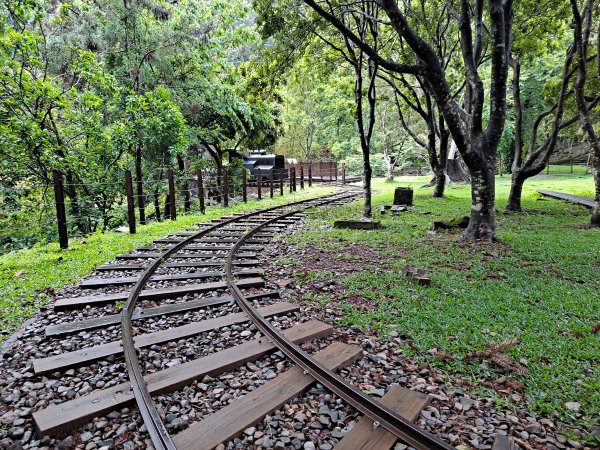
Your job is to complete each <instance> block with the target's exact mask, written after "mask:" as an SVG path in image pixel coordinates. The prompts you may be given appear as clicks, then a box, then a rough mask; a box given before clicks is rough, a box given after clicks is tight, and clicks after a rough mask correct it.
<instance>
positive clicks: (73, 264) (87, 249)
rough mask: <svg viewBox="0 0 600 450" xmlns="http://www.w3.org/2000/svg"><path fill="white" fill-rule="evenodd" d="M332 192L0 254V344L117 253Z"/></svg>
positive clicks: (211, 210)
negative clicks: (228, 218) (64, 246)
mask: <svg viewBox="0 0 600 450" xmlns="http://www.w3.org/2000/svg"><path fill="white" fill-rule="evenodd" d="M333 190H334V188H331V187H316V186H313V187H312V188H307V189H305V190H304V191H300V190H298V191H297V192H296V193H294V194H293V195H290V194H289V193H288V192H287V191H286V193H285V195H284V196H283V197H280V196H279V195H278V194H276V195H275V197H274V198H273V199H272V200H271V199H268V198H267V199H263V200H262V201H260V202H259V201H257V200H249V201H248V203H246V204H243V203H242V204H230V207H229V208H223V207H220V206H210V207H208V208H207V210H206V215H202V214H192V215H187V216H183V215H182V216H178V219H177V220H176V221H170V220H167V221H164V222H154V223H151V224H148V225H143V226H138V228H137V234H135V235H130V234H127V233H117V232H114V231H111V232H107V233H97V234H93V235H90V236H88V237H86V238H85V239H71V240H70V242H69V248H68V249H66V250H61V249H60V248H59V247H58V244H57V243H52V244H45V245H37V246H34V247H33V248H30V249H23V250H19V251H15V252H11V253H7V254H4V255H2V256H0V317H1V318H2V320H1V322H0V332H1V333H2V334H3V336H0V343H1V342H2V341H4V340H5V339H6V337H7V334H8V333H10V332H12V331H14V330H15V329H16V328H17V327H18V326H19V325H20V324H21V323H22V322H23V321H24V320H26V319H28V318H29V317H31V316H33V315H34V314H35V313H36V312H37V311H38V310H39V308H40V307H41V306H42V305H44V304H45V303H46V302H47V301H48V300H49V299H50V298H51V294H52V292H53V291H54V290H56V289H59V288H61V287H64V286H68V285H70V284H74V283H76V282H77V281H79V280H81V279H82V278H83V276H85V275H86V274H89V273H90V272H91V271H92V270H93V269H94V267H96V266H98V265H100V264H103V263H105V262H107V261H109V260H111V259H113V258H114V257H115V255H117V254H119V253H127V252H129V251H131V250H133V249H135V248H136V247H139V246H142V245H146V244H149V243H150V242H152V241H153V240H154V239H156V238H159V237H162V236H164V235H166V234H168V233H172V232H174V231H179V230H183V229H186V228H188V227H190V226H192V225H195V224H197V223H200V222H206V221H209V220H212V219H215V218H217V217H221V216H224V215H227V214H231V213H235V212H244V211H249V210H252V209H255V208H268V207H270V206H276V205H281V204H284V203H288V202H291V201H297V200H303V199H306V198H309V197H313V196H318V195H325V194H327V193H329V192H332V191H333ZM267 195H268V194H267Z"/></svg>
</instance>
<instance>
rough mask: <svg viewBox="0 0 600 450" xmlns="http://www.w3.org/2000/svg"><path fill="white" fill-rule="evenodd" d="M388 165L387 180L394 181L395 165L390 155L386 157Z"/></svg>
mask: <svg viewBox="0 0 600 450" xmlns="http://www.w3.org/2000/svg"><path fill="white" fill-rule="evenodd" d="M385 162H386V166H387V177H386V180H387V181H389V182H392V181H394V165H393V164H392V160H391V158H390V157H389V156H388V157H387V158H386V161H385Z"/></svg>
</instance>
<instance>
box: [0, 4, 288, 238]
mask: <svg viewBox="0 0 600 450" xmlns="http://www.w3.org/2000/svg"><path fill="white" fill-rule="evenodd" d="M0 13H1V18H0V64H1V66H2V69H3V70H2V71H1V72H0V188H1V189H2V190H3V191H6V190H11V189H12V190H13V191H14V192H13V193H11V194H10V197H11V198H12V199H13V200H14V201H15V204H14V209H15V212H14V214H2V215H1V216H0V245H6V248H8V249H10V248H11V247H10V246H11V245H13V244H14V247H12V248H17V247H18V246H21V245H28V244H30V243H31V242H35V241H43V240H44V239H52V238H53V237H54V232H53V230H52V228H53V227H52V226H51V224H48V222H50V221H51V217H50V216H48V215H32V214H28V213H27V211H26V208H29V207H30V204H31V203H32V199H33V198H35V199H37V201H40V202H43V204H46V203H47V198H46V197H41V194H40V192H41V191H36V192H34V193H31V194H27V195H24V196H22V197H21V198H16V197H15V195H16V193H17V192H19V191H18V189H19V188H28V187H32V186H37V185H47V184H50V183H51V180H52V170H53V169H58V170H60V171H62V172H63V173H64V174H65V176H66V183H67V189H66V195H67V200H68V201H67V203H68V206H67V209H68V216H69V221H68V222H69V225H70V226H72V227H73V230H71V231H72V232H74V233H77V234H86V233H90V232H94V231H96V230H98V229H102V230H105V229H109V228H112V227H114V226H117V225H120V224H122V223H123V220H124V217H125V215H124V211H123V207H122V203H123V198H122V197H123V170H124V169H127V168H129V169H133V168H134V166H139V165H141V170H142V174H141V176H142V178H143V179H157V178H162V177H164V173H165V167H173V166H176V165H177V159H176V157H181V158H182V159H188V160H196V159H198V160H205V161H206V160H207V159H206V158H204V157H203V155H201V154H199V153H201V150H200V152H199V149H202V146H203V145H204V144H206V145H212V146H215V147H219V148H224V147H227V146H237V145H244V146H250V147H255V146H257V147H262V146H270V145H272V144H273V143H274V142H275V140H276V139H277V137H278V136H279V133H280V128H281V123H280V112H279V109H278V103H277V102H278V99H277V98H276V97H275V96H274V94H273V92H272V90H270V89H266V88H265V87H264V86H262V88H261V87H259V86H257V84H256V82H255V81H256V80H255V70H254V68H253V64H254V63H253V62H252V61H251V59H250V55H249V52H250V50H251V49H253V48H255V47H256V46H257V45H258V44H259V43H260V37H259V35H258V33H257V32H256V30H255V26H254V23H253V21H252V20H251V17H250V14H251V10H250V8H249V5H248V4H247V3H246V2H244V1H241V0H239V1H234V2H222V1H220V0H211V1H203V0H185V1H183V2H178V3H177V4H176V5H175V4H173V3H171V2H166V1H161V0H159V1H157V2H145V1H141V0H130V1H128V2H122V1H117V0H108V1H106V2H93V1H90V0H78V1H75V2H72V3H68V4H67V3H60V2H58V3H57V2H50V1H43V0H40V1H32V2H12V1H9V0H1V1H0ZM134 173H135V172H134ZM26 191H27V192H29V191H28V190H27V189H26ZM34 217H35V220H34ZM24 218H27V219H28V220H25V223H23V222H19V221H23V219H24ZM16 223H19V225H25V224H27V225H30V227H29V232H28V234H27V232H24V233H25V234H24V236H15V234H13V235H12V236H10V237H9V238H7V239H5V240H3V236H2V230H4V229H10V228H14V225H15V224H16ZM26 229H27V228H26ZM17 241H18V242H17Z"/></svg>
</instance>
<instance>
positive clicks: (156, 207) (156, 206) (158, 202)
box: [154, 192, 160, 222]
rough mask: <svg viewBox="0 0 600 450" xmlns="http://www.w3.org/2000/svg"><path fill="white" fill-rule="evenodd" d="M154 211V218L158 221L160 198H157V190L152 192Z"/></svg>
mask: <svg viewBox="0 0 600 450" xmlns="http://www.w3.org/2000/svg"><path fill="white" fill-rule="evenodd" d="M154 213H155V214H156V220H157V221H158V222H160V200H159V198H158V192H155V193H154Z"/></svg>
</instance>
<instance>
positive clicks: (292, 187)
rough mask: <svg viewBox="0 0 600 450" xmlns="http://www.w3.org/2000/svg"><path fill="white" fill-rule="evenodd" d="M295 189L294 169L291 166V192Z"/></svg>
mask: <svg viewBox="0 0 600 450" xmlns="http://www.w3.org/2000/svg"><path fill="white" fill-rule="evenodd" d="M293 191H294V169H293V168H292V166H290V194H291V193H292V192H293Z"/></svg>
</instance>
